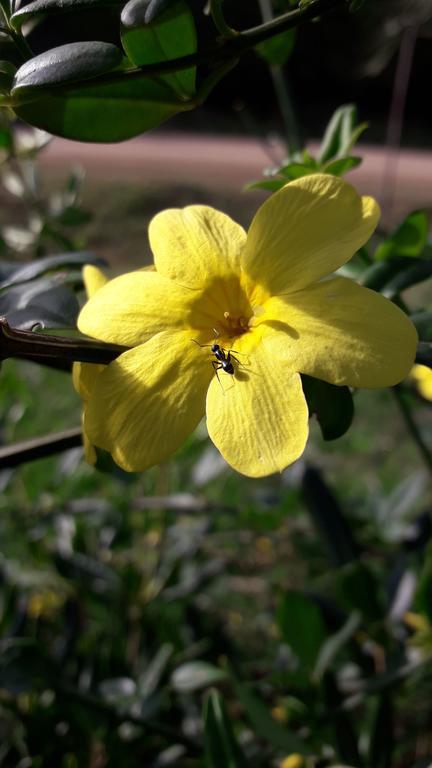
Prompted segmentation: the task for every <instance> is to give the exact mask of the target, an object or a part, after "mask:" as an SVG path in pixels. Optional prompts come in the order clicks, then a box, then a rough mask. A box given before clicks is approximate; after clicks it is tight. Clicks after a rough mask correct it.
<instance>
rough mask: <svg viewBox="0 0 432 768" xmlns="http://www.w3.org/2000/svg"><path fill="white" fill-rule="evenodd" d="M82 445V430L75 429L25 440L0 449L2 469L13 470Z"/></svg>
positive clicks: (79, 428) (0, 466)
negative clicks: (27, 462)
mask: <svg viewBox="0 0 432 768" xmlns="http://www.w3.org/2000/svg"><path fill="white" fill-rule="evenodd" d="M80 445H82V429H81V427H74V428H73V429H67V430H65V431H64V432H55V433H53V434H51V435H45V436H44V437H35V438H32V439H31V440H23V441H22V442H20V443H14V445H7V446H5V447H4V448H0V469H11V468H12V467H18V466H19V465H20V464H24V463H25V462H26V461H33V459H42V458H45V457H46V456H52V455H53V454H54V453H60V452H61V451H69V450H70V449H71V448H77V447H78V446H80Z"/></svg>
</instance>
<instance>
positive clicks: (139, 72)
mask: <svg viewBox="0 0 432 768" xmlns="http://www.w3.org/2000/svg"><path fill="white" fill-rule="evenodd" d="M345 6H346V0H313V2H311V3H309V4H308V5H307V6H306V7H304V8H298V9H296V10H294V11H288V13H284V14H282V15H281V16H278V17H277V18H275V19H272V20H271V21H268V22H266V23H264V24H261V25H259V26H257V27H251V28H250V29H246V30H244V31H243V32H239V33H238V34H237V35H236V36H235V37H230V38H229V39H224V40H222V41H218V42H217V43H216V44H215V45H213V46H209V47H208V48H207V49H206V50H205V51H199V52H198V53H192V54H189V55H188V56H181V57H180V58H177V59H170V60H168V61H162V62H157V63H156V64H146V65H145V66H142V67H140V68H139V69H132V70H129V71H126V72H115V73H109V74H106V75H100V76H99V77H94V78H92V79H91V80H89V81H86V86H87V87H89V86H90V85H91V86H96V87H97V86H98V85H101V84H104V85H111V84H112V83H118V82H123V83H125V82H127V81H128V80H139V79H141V78H142V77H143V76H144V75H152V76H155V75H163V74H166V73H168V72H177V71H180V70H182V69H189V68H190V67H196V66H198V65H201V64H206V65H211V66H212V67H217V66H221V65H222V64H224V62H226V60H227V59H229V60H233V59H236V58H237V57H238V56H240V55H241V54H242V53H244V52H245V51H248V50H250V49H251V48H254V47H255V46H256V45H257V44H258V43H262V42H263V41H264V40H268V39H269V38H271V37H274V36H275V35H277V34H279V32H284V31H285V30H287V29H294V27H298V26H300V25H301V24H304V23H306V22H307V21H311V20H312V19H316V18H317V16H320V15H322V14H326V13H329V12H331V11H334V10H335V9H337V8H342V7H345ZM76 86H77V83H76V82H74V83H68V84H59V85H54V86H51V88H50V90H51V91H52V92H53V93H54V92H55V93H58V92H61V93H68V91H69V90H71V89H72V90H73V89H74V88H76ZM36 98H39V97H36V96H35V94H34V93H32V94H22V95H20V93H19V90H18V91H17V93H16V94H14V96H13V97H12V99H11V101H10V103H9V105H10V106H12V107H13V106H14V105H16V104H24V103H27V102H30V101H34V100H35V99H36Z"/></svg>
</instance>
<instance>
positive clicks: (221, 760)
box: [204, 691, 248, 768]
mask: <svg viewBox="0 0 432 768" xmlns="http://www.w3.org/2000/svg"><path fill="white" fill-rule="evenodd" d="M204 761H205V762H204V765H205V768H222V766H223V768H247V765H248V764H247V762H246V759H245V757H244V755H243V753H242V751H241V749H240V747H239V746H238V744H237V742H236V739H235V736H234V733H233V730H232V727H231V723H230V720H229V718H228V715H227V713H226V709H225V705H224V703H223V700H222V697H221V696H220V694H219V693H217V692H216V691H211V693H210V695H209V696H208V698H207V700H206V702H205V705H204Z"/></svg>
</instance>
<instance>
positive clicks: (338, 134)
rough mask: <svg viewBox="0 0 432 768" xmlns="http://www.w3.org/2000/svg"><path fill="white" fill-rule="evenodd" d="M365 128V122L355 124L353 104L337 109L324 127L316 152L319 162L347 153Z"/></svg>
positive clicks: (325, 161) (355, 111) (355, 115)
mask: <svg viewBox="0 0 432 768" xmlns="http://www.w3.org/2000/svg"><path fill="white" fill-rule="evenodd" d="M366 128H367V123H361V124H360V125H357V109H356V107H355V106H354V105H353V104H346V105H344V106H343V107H340V108H339V109H337V110H336V112H335V113H334V114H333V116H332V118H331V119H330V122H329V124H328V126H327V128H326V131H325V134H324V138H323V140H322V143H321V147H320V151H319V153H318V160H319V162H320V163H327V162H329V160H333V159H336V158H340V157H345V156H346V155H348V154H349V153H350V150H351V148H352V147H353V146H354V144H355V143H356V141H358V139H359V137H360V136H361V134H362V133H363V131H365V130H366Z"/></svg>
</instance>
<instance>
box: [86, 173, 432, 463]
mask: <svg viewBox="0 0 432 768" xmlns="http://www.w3.org/2000/svg"><path fill="white" fill-rule="evenodd" d="M378 218H379V207H378V205H377V203H376V202H375V201H374V200H373V199H372V198H370V197H360V196H359V195H358V194H357V192H356V191H355V190H354V189H353V188H352V187H351V186H350V185H349V184H347V183H346V182H344V181H343V180H342V179H340V178H336V177H334V176H329V175H325V174H315V175H311V176H307V177H305V178H302V179H298V180H296V181H293V182H290V183H289V184H287V185H286V186H285V187H284V188H283V189H281V190H280V191H279V192H277V193H276V194H274V195H273V196H272V197H270V198H269V199H268V200H267V201H266V202H265V203H264V204H263V205H262V206H261V208H260V209H259V210H258V212H257V214H256V215H255V217H254V219H253V221H252V224H251V227H250V229H249V233H248V234H247V235H246V232H245V231H244V230H243V229H242V227H240V226H239V225H238V224H236V223H235V222H234V221H232V219H230V218H229V217H228V216H226V215H225V214H223V213H220V212H219V211H216V210H214V209H213V208H209V207H206V206H190V207H188V208H185V209H183V210H180V209H172V210H167V211H163V212H162V213H160V214H158V215H157V216H155V218H154V219H153V220H152V221H151V223H150V228H149V237H150V244H151V247H152V250H153V254H154V260H155V271H153V272H146V271H141V270H139V271H136V272H132V273H129V274H126V275H122V276H120V277H118V278H115V279H114V280H111V281H110V282H109V283H107V285H105V286H103V287H102V288H100V290H98V291H97V292H96V293H95V294H94V295H93V296H92V297H91V298H90V299H89V301H88V302H87V304H86V305H85V306H84V307H83V309H82V311H81V313H80V316H79V320H78V327H79V329H80V330H81V331H82V332H83V333H85V334H87V335H89V336H93V337H94V338H96V339H99V340H101V341H105V342H110V343H117V344H123V345H126V346H129V347H131V349H130V350H128V351H127V352H125V353H124V354H122V355H120V357H119V358H118V359H117V360H115V361H114V362H112V363H110V364H109V365H108V366H106V368H105V369H104V370H103V371H102V372H101V373H100V374H99V375H98V376H97V378H96V381H95V383H94V386H93V387H92V388H91V392H89V393H88V395H89V396H87V397H86V396H85V397H84V400H85V417H84V429H85V432H86V434H87V437H88V439H89V440H90V441H91V443H93V444H94V445H97V446H99V447H101V448H104V449H105V450H107V451H109V452H110V453H111V454H112V455H113V458H114V460H115V461H116V462H117V463H118V464H119V465H120V466H121V467H123V468H124V469H126V470H129V471H140V470H143V469H145V468H147V467H149V466H152V465H154V464H158V463H159V462H161V461H163V460H165V459H166V458H167V457H168V456H170V455H171V454H172V453H173V452H174V451H175V450H176V449H177V448H178V447H179V446H180V445H181V444H182V443H183V441H184V440H185V438H186V437H187V436H188V435H189V434H190V433H191V432H192V431H193V430H194V429H195V427H196V426H197V424H198V423H199V421H200V420H201V418H202V417H203V415H204V413H206V415H207V428H208V432H209V435H210V437H211V439H212V440H213V442H214V444H215V445H216V447H217V448H218V449H219V451H220V452H221V454H222V455H223V456H224V458H225V459H226V461H227V462H228V463H229V464H231V466H232V467H234V469H236V470H237V471H239V472H242V473H243V474H245V475H249V476H252V477H260V476H264V475H269V474H271V473H273V472H277V471H281V470H283V469H284V468H285V467H286V466H287V465H288V464H291V463H292V462H293V461H295V459H297V458H298V457H299V456H300V455H301V454H302V452H303V450H304V447H305V444H306V440H307V437H308V408H307V404H306V400H305V397H304V394H303V390H302V385H301V378H300V374H301V373H305V374H308V375H310V376H314V377H316V378H319V379H323V380H324V381H328V382H331V383H333V384H337V385H344V384H346V385H349V386H353V387H358V386H362V387H383V386H391V385H393V384H396V383H397V382H399V381H400V380H401V379H403V378H404V377H405V376H406V375H407V373H408V371H409V369H410V367H411V365H412V362H413V360H414V352H415V346H416V340H417V337H416V332H415V329H414V326H413V325H412V323H411V322H410V321H409V320H408V318H407V317H406V316H405V315H404V314H403V312H401V310H400V309H399V308H398V307H396V306H395V305H394V304H392V303H391V302H390V301H388V300H387V299H385V298H383V297H382V296H380V295H379V294H377V293H374V292H373V291H370V290H368V289H366V288H361V287H360V286H358V285H357V284H356V283H354V282H352V281H351V280H348V279H346V278H342V277H336V278H331V279H328V280H325V281H323V280H322V278H323V277H325V276H326V275H329V274H331V273H332V272H334V271H335V270H336V269H338V268H339V267H340V266H342V265H343V264H344V263H345V262H346V261H348V260H349V259H350V258H351V256H352V255H353V254H354V253H355V252H356V250H357V249H358V248H360V246H361V245H363V244H364V243H365V242H366V241H367V240H368V239H369V237H370V236H371V234H372V232H373V230H374V229H375V226H376V224H377V221H378ZM194 342H196V343H194ZM215 343H216V344H217V347H216V348H215V347H213V349H211V345H212V344H215ZM199 345H208V346H205V347H204V348H203V347H201V346H199ZM230 350H233V351H232V354H233V356H234V358H231V357H230V356H229V355H231V352H230ZM215 353H216V354H215ZM221 363H222V364H223V368H222V369H220V370H219V372H218V376H215V375H214V369H215V368H216V367H217V365H221Z"/></svg>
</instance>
